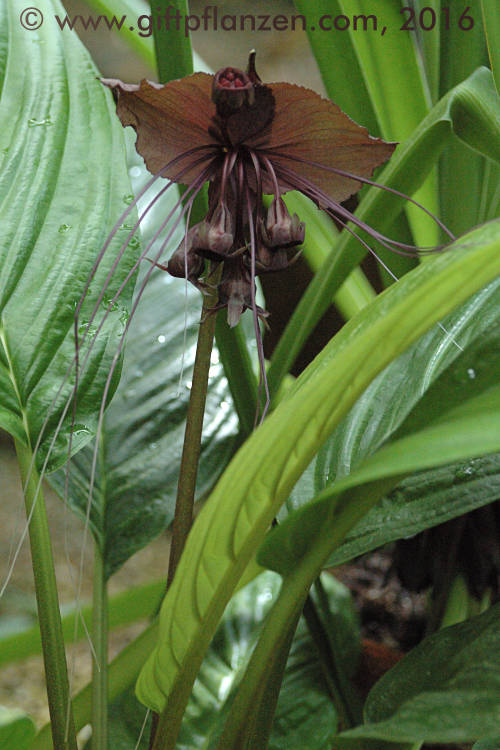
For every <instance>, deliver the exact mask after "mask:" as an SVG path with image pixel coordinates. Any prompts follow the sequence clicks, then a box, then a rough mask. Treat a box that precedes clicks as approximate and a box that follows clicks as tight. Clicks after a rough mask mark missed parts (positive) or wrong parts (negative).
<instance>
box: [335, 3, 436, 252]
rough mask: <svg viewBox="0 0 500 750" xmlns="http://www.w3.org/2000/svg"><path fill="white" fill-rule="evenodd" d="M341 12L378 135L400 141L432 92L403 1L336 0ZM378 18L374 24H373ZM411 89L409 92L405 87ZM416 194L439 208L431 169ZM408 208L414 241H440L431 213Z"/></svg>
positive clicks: (428, 205) (422, 112)
mask: <svg viewBox="0 0 500 750" xmlns="http://www.w3.org/2000/svg"><path fill="white" fill-rule="evenodd" d="M339 4H340V6H341V8H342V9H343V12H344V14H345V15H346V16H347V17H348V18H350V19H352V21H351V23H350V25H349V31H348V33H349V34H350V36H351V40H352V43H353V47H354V50H355V53H356V56H357V58H358V62H359V66H360V69H361V71H362V74H363V78H364V80H365V84H366V88H367V90H368V92H369V95H370V100H371V102H372V105H373V108H374V110H375V113H376V116H377V120H378V122H379V124H380V130H381V134H382V136H383V137H384V138H385V139H386V140H390V141H394V140H395V141H400V142H404V141H406V140H407V139H408V138H410V137H411V135H412V133H413V131H414V130H415V128H417V127H418V125H419V124H420V122H421V121H422V120H423V119H424V117H425V116H426V115H427V113H428V112H429V109H430V106H431V99H430V92H429V90H428V86H427V82H426V80H425V78H424V76H423V69H422V66H421V65H420V62H419V58H418V54H417V51H416V48H415V45H414V39H413V36H412V34H411V33H410V32H409V31H405V30H403V29H402V26H403V18H404V17H403V16H402V15H401V12H400V11H401V7H400V4H399V3H395V2H394V0H379V2H378V3H377V8H376V13H375V12H374V8H373V4H372V3H371V2H370V0H348V2H346V0H339ZM356 16H358V17H360V18H363V17H364V18H366V19H367V21H366V24H367V29H369V30H367V31H362V30H361V29H362V28H363V27H362V26H361V29H360V28H355V27H354V17H356ZM373 19H376V25H377V29H376V30H375V29H374V28H373V27H374V20H373ZM409 91H411V96H408V92H409ZM415 198H416V200H418V201H419V202H420V203H422V204H423V205H425V206H426V208H428V209H429V210H430V211H432V212H433V213H434V214H436V213H437V212H438V209H439V205H438V196H437V175H436V173H435V170H432V171H431V172H430V173H429V175H428V176H426V178H425V181H424V182H423V184H422V185H421V186H420V187H419V189H418V191H417V192H416V193H415ZM406 213H407V215H408V219H409V222H410V225H411V227H412V231H413V236H414V237H415V244H417V245H421V246H424V247H425V246H426V245H436V244H438V242H439V230H438V227H437V226H436V224H435V223H434V222H433V221H432V220H431V219H430V217H429V216H426V215H425V214H423V213H422V212H421V211H420V210H419V209H417V208H416V207H415V206H412V205H407V206H406Z"/></svg>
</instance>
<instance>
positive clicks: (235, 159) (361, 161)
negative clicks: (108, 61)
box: [102, 53, 415, 382]
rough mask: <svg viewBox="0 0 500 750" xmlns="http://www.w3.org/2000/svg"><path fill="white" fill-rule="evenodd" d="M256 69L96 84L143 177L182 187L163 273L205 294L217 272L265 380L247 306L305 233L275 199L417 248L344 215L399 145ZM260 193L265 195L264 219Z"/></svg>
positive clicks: (223, 301) (231, 314)
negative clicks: (129, 134)
mask: <svg viewBox="0 0 500 750" xmlns="http://www.w3.org/2000/svg"><path fill="white" fill-rule="evenodd" d="M254 62H255V54H254V53H252V54H251V55H250V60H249V66H248V71H247V72H246V73H244V72H243V71H241V70H238V69H237V68H231V67H228V68H223V69H222V70H219V72H218V73H216V74H215V75H207V74H206V73H195V74H194V75H190V76H187V77H186V78H182V79H180V80H176V81H171V82H170V83H167V84H165V85H164V86H162V85H159V84H156V83H150V82H148V81H146V80H143V81H142V82H141V83H140V84H139V85H130V84H124V83H122V82H121V81H118V80H113V79H106V80H103V81H102V82H103V83H104V84H105V85H106V86H108V87H109V88H110V89H111V90H112V91H113V94H114V97H115V100H116V104H117V113H118V116H119V118H120V120H121V122H122V124H123V125H124V126H126V125H131V126H132V127H133V128H134V129H135V130H136V133H137V142H136V148H137V151H138V152H139V153H140V154H141V156H142V157H143V158H144V161H145V163H146V166H147V168H148V170H149V171H150V172H151V173H152V174H153V175H156V176H161V177H165V178H167V179H168V180H169V181H170V183H169V184H172V183H175V182H179V183H182V184H185V185H188V190H187V193H186V194H185V196H184V198H185V205H184V209H183V213H182V216H184V215H186V216H187V222H186V225H187V227H188V228H187V229H186V235H185V239H184V240H183V241H182V242H181V244H180V245H179V247H178V248H177V250H176V251H175V252H174V253H173V255H172V257H171V258H170V261H169V263H168V266H167V267H166V268H167V270H168V271H169V272H170V273H171V274H172V275H174V276H179V277H184V278H186V279H188V280H189V281H191V282H192V283H193V284H195V285H196V286H199V287H200V288H203V284H202V283H201V282H200V281H199V279H200V276H201V274H202V273H203V270H204V261H205V260H210V261H212V262H214V263H216V264H219V263H223V264H224V265H223V269H222V274H221V276H220V281H219V284H218V292H219V304H218V305H217V307H216V309H219V308H220V307H227V309H228V323H229V325H230V326H235V325H236V324H237V323H238V321H239V319H240V316H241V314H242V312H243V311H244V310H245V309H247V308H250V309H252V311H253V315H254V324H255V330H256V335H257V339H258V343H259V353H260V355H261V375H262V379H263V381H264V382H265V373H264V365H263V353H262V344H261V342H260V334H259V327H258V316H261V317H264V316H265V312H264V311H263V310H261V309H260V308H257V306H256V304H255V277H256V276H257V275H258V274H261V273H266V272H270V271H279V270H282V269H284V268H286V267H287V266H288V265H289V264H290V262H292V261H293V259H294V257H295V256H296V255H297V252H298V251H297V250H296V248H297V246H299V245H300V244H301V243H302V242H303V240H304V234H305V226H304V223H303V222H301V220H300V218H299V217H298V216H297V215H296V214H294V215H293V216H290V214H289V212H288V209H287V207H286V205H285V203H284V201H283V200H282V197H281V196H282V195H283V194H284V193H285V192H287V191H289V190H298V191H300V192H301V193H303V194H304V195H306V196H307V197H308V198H310V199H311V200H312V201H313V202H314V203H315V204H316V205H317V206H318V207H319V208H320V209H322V210H324V211H326V212H327V213H329V214H330V215H331V216H333V217H335V218H336V220H337V221H339V222H340V223H341V224H342V225H343V226H345V225H346V224H347V222H348V221H353V222H354V223H355V224H357V225H358V226H359V227H360V228H362V229H364V230H365V231H368V232H369V233H370V234H371V235H372V236H373V237H374V238H375V239H377V240H378V241H380V242H382V243H383V244H386V245H387V246H389V247H391V249H396V252H398V248H399V251H403V252H415V248H412V247H409V246H406V245H403V244H399V243H397V242H394V241H393V240H390V239H388V238H387V237H384V236H383V235H381V234H380V233H379V232H377V231H376V230H374V229H372V228H370V227H369V226H367V225H365V224H364V223H363V222H362V221H360V220H359V219H357V218H356V217H355V216H354V215H353V214H351V213H350V212H349V211H348V210H347V209H346V208H345V207H343V206H342V205H341V203H342V201H345V200H346V199H347V198H349V197H350V196H351V195H353V193H355V192H357V191H358V190H359V189H360V188H361V186H362V184H363V183H369V184H371V180H370V177H371V175H372V173H373V170H374V169H375V168H376V167H378V166H379V165H381V164H383V163H384V162H385V161H386V160H387V159H388V158H389V157H390V156H391V154H392V152H393V151H394V149H395V147H396V145H397V144H395V143H386V142H385V141H383V140H381V139H380V138H372V137H371V136H370V135H369V133H368V131H367V130H366V128H363V127H361V126H360V125H357V124H356V123H355V122H353V121H352V120H351V119H350V118H349V117H348V116H347V115H345V114H344V113H343V112H342V111H341V110H340V109H339V107H338V106H337V105H336V104H334V103H333V102H331V101H329V100H327V99H323V98H322V97H321V96H319V95H318V94H316V93H315V92H313V91H311V90H309V89H306V88H303V87H302V86H296V85H294V84H290V83H271V84H263V83H262V82H261V80H260V78H259V77H258V75H257V73H256V71H255V66H254ZM207 182H208V183H209V191H208V197H209V206H208V213H207V215H206V217H205V219H204V220H203V221H202V222H200V223H198V224H196V225H195V226H192V227H189V216H190V213H191V206H192V202H193V200H194V198H195V196H196V195H197V193H198V192H199V190H200V189H201V187H202V185H203V184H204V183H207ZM393 192H397V191H393ZM265 194H268V195H272V196H273V199H272V202H271V204H270V206H269V208H268V209H267V210H266V209H265V207H264V202H263V196H264V195H265ZM186 199H187V200H186ZM180 205H181V204H180V203H179V204H178V207H180ZM178 221H180V219H178ZM177 223H178V222H177ZM172 231H173V230H172ZM349 231H351V232H352V231H353V230H352V229H351V228H349ZM353 233H354V232H353ZM361 241H362V240H361ZM164 245H165V243H164ZM161 267H162V268H165V267H164V266H161Z"/></svg>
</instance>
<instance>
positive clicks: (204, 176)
mask: <svg viewBox="0 0 500 750" xmlns="http://www.w3.org/2000/svg"><path fill="white" fill-rule="evenodd" d="M179 158H181V157H179ZM203 161H206V159H203ZM169 166H171V165H167V166H166V167H165V168H164V169H163V170H161V172H163V171H165V169H168V168H169ZM191 166H192V165H190V167H191ZM182 171H183V172H184V171H185V170H182ZM210 173H211V167H210V166H209V167H206V168H205V169H204V170H203V171H202V173H201V174H200V175H199V176H198V178H197V179H196V180H195V182H194V183H192V185H191V186H190V188H188V191H190V190H193V189H195V188H196V193H195V194H197V193H198V192H199V190H200V189H201V188H200V187H199V184H200V180H201V181H202V183H201V184H203V182H204V181H206V179H207V178H208V176H209V175H210ZM159 176H160V173H158V175H156V176H155V177H154V178H152V179H151V180H149V181H148V183H147V185H146V187H145V188H143V189H142V190H141V192H140V193H139V195H138V198H139V197H140V196H141V195H144V193H145V192H146V190H147V189H148V188H149V187H151V185H152V184H153V183H154V182H155V180H156V179H157V178H158V177H159ZM170 184H171V183H169V185H168V186H166V187H165V188H163V189H162V192H164V191H165V190H166V189H167V188H168V187H169V186H170ZM138 198H137V199H138ZM137 199H136V200H137ZM181 203H182V199H179V201H177V203H176V204H175V206H174V208H173V209H172V210H171V212H170V213H169V215H168V217H167V219H166V220H165V221H164V222H163V223H162V225H161V227H160V229H159V230H158V231H157V232H156V233H155V235H154V237H153V239H152V240H151V242H150V243H149V244H148V246H147V248H146V249H145V250H144V251H143V253H142V254H141V256H140V258H139V259H138V260H137V261H136V262H135V263H134V265H133V267H132V268H131V269H130V271H129V272H128V274H127V277H126V278H125V280H124V281H123V282H122V284H121V286H120V287H119V289H118V291H117V292H116V293H115V296H114V297H113V299H112V300H111V301H110V302H109V304H108V309H107V311H106V314H105V315H104V316H103V319H102V320H101V322H100V324H99V326H98V328H97V331H96V333H95V336H94V337H93V340H92V342H91V344H90V346H89V349H88V351H87V353H86V357H85V359H84V361H83V363H82V365H81V370H82V371H83V370H84V368H85V366H86V364H87V362H88V359H89V357H90V354H91V352H92V349H93V346H94V343H95V342H96V341H97V337H98V334H99V332H100V331H101V329H102V327H103V325H104V323H105V321H106V319H107V316H108V315H109V312H110V311H111V310H112V308H113V305H114V303H115V301H116V300H117V299H118V297H119V296H120V294H121V292H122V291H123V289H124V288H125V286H126V284H127V283H128V282H129V280H130V279H131V278H132V276H133V275H134V273H135V271H136V269H137V267H138V266H139V264H140V262H141V260H143V258H144V257H145V255H146V254H147V252H148V251H149V249H150V247H151V246H152V244H153V243H154V242H155V241H156V239H157V238H158V236H159V234H160V233H161V232H162V231H163V229H164V227H165V226H166V224H167V223H168V221H169V220H170V218H171V217H172V215H173V214H174V213H175V211H176V210H177V209H178V207H179V206H180V205H181ZM132 207H133V206H128V208H127V210H126V211H125V212H124V215H122V217H120V220H119V221H118V222H117V223H116V224H115V227H114V231H115V232H116V229H117V227H118V226H120V225H121V223H122V221H123V218H124V216H125V215H126V214H128V212H129V211H130V210H132ZM150 207H151V206H149V208H150ZM145 213H146V211H145V212H144V214H143V216H144V215H145ZM183 215H184V213H182V214H181V216H180V217H179V218H178V219H177V221H176V223H175V226H174V227H173V228H172V230H171V231H170V232H169V235H168V237H167V239H166V240H165V243H164V244H163V245H162V248H161V251H160V253H159V254H158V256H157V258H156V260H158V259H159V257H160V256H161V253H162V252H163V249H164V246H165V245H166V244H167V243H168V241H169V240H170V238H171V235H172V234H173V232H174V231H175V229H176V228H177V226H178V224H179V222H180V221H181V220H182V217H183ZM112 231H113V230H112ZM134 231H135V229H134V230H132V232H131V234H133V232H134ZM108 240H109V238H108ZM107 247H109V242H107ZM100 256H101V258H102V256H103V252H102V251H101V253H100ZM94 267H95V264H94ZM86 289H87V291H88V284H87V286H86ZM95 313H96V311H94V317H95ZM92 319H93V318H92ZM129 324H130V318H129V321H128V323H127V328H128V325H129ZM82 340H83V339H82ZM76 341H78V339H76ZM120 350H121V346H120ZM78 361H79V355H78V354H77V353H75V356H74V357H73V360H72V361H71V363H70V364H69V366H68V368H67V370H66V373H65V375H64V377H63V380H62V383H61V385H60V386H59V388H58V391H57V393H56V394H55V396H54V398H53V399H52V402H51V405H50V407H49V410H48V413H47V416H46V417H45V420H44V422H43V424H42V426H41V429H40V431H39V435H38V438H37V441H36V444H35V448H34V450H33V456H32V459H31V463H30V467H29V470H28V476H27V479H26V482H25V485H24V487H23V491H26V486H27V483H28V482H29V481H30V478H31V475H32V472H33V469H34V465H35V460H36V455H37V451H38V449H39V447H40V444H41V441H42V439H43V435H44V434H45V430H46V428H47V425H48V423H49V420H50V417H51V415H52V413H53V411H54V408H55V405H56V403H57V401H58V399H59V396H60V395H61V393H62V391H63V389H64V387H65V386H66V383H67V381H68V378H69V376H70V374H71V372H72V370H73V368H74V366H75V363H76V362H78ZM77 377H78V376H77ZM74 394H75V390H74V387H73V388H72V392H71V395H70V396H69V397H68V399H67V400H66V403H65V405H64V407H63V409H62V412H61V415H60V418H59V421H58V423H57V425H56V427H55V430H54V435H53V437H52V438H51V441H50V444H49V446H48V449H47V453H46V456H45V459H44V462H43V465H42V468H41V470H40V474H39V478H38V483H37V487H36V491H35V501H34V502H33V505H32V508H31V509H30V514H29V516H28V518H27V521H26V525H25V527H24V530H23V532H22V534H21V537H20V539H19V542H18V545H17V547H16V550H15V552H14V555H13V558H12V564H11V566H10V570H9V571H8V573H7V575H6V579H5V581H4V583H3V585H2V587H1V589H0V597H1V596H2V595H3V593H4V591H5V589H6V588H7V586H8V584H9V582H10V579H11V577H12V572H13V570H14V566H15V562H16V560H17V558H18V556H19V553H20V550H21V547H22V545H23V543H24V540H25V538H26V536H27V532H28V529H29V524H30V522H31V518H32V516H33V513H34V510H35V507H36V502H37V499H38V497H39V494H40V488H41V483H42V481H43V478H44V476H45V473H46V469H47V465H48V462H49V460H50V456H51V454H52V451H53V449H54V446H55V443H56V440H57V438H58V436H59V433H60V431H61V428H62V425H63V423H64V420H65V418H66V415H67V413H68V409H69V407H70V404H72V403H73V402H74ZM72 437H73V434H72V431H71V436H70V445H71V442H72ZM65 485H66V480H65Z"/></svg>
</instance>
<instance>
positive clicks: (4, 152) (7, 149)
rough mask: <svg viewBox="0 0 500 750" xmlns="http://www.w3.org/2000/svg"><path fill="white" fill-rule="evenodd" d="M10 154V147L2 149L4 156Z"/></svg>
mask: <svg viewBox="0 0 500 750" xmlns="http://www.w3.org/2000/svg"><path fill="white" fill-rule="evenodd" d="M8 153H9V147H8V146H6V147H5V148H3V149H2V154H8Z"/></svg>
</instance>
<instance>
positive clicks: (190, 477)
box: [167, 280, 218, 587]
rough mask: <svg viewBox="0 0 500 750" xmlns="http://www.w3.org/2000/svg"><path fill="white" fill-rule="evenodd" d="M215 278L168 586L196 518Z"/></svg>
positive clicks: (201, 338) (196, 376) (202, 333)
mask: <svg viewBox="0 0 500 750" xmlns="http://www.w3.org/2000/svg"><path fill="white" fill-rule="evenodd" d="M215 282H216V280H214V286H213V291H211V292H210V294H208V295H206V296H204V298H203V308H202V311H201V321H200V330H199V333H198V342H197V345H196V357H195V361H194V369H193V378H192V385H191V395H190V398H189V406H188V412H187V417H186V430H185V432H184V446H183V449H182V459H181V467H180V471H179V483H178V485H177V500H176V504H175V516H174V523H173V529H172V544H171V547H170V560H169V565H168V578H167V587H168V586H170V584H171V582H172V580H173V577H174V573H175V569H176V567H177V564H178V562H179V559H180V556H181V553H182V550H183V548H184V545H185V543H186V539H187V535H188V533H189V529H190V528H191V524H192V522H193V508H194V494H195V489H196V476H197V474H198V464H199V461H200V452H201V433H202V429H203V417H204V415H205V402H206V399H207V388H208V371H209V369H210V356H211V354H212V347H213V342H214V334H215V321H216V318H217V315H216V314H214V313H213V312H211V309H212V308H213V307H215V305H216V304H217V299H218V292H217V288H216V283H215Z"/></svg>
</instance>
